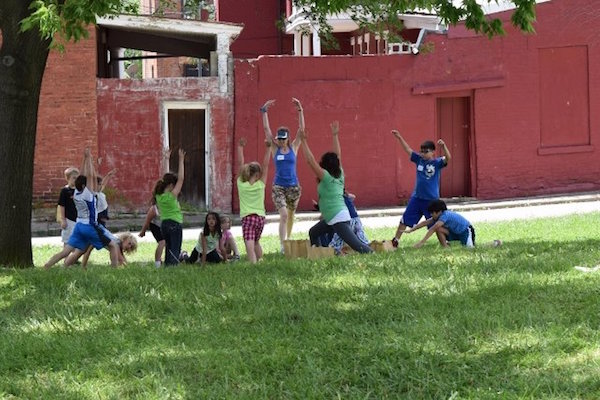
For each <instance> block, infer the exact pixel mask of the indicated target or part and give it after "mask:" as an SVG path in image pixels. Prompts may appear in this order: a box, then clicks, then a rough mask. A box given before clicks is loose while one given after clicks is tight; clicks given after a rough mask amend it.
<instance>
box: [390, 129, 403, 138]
mask: <svg viewBox="0 0 600 400" xmlns="http://www.w3.org/2000/svg"><path fill="white" fill-rule="evenodd" d="M392 134H393V135H394V136H395V137H396V138H397V139H401V138H402V135H401V134H400V132H398V131H397V130H395V129H392Z"/></svg>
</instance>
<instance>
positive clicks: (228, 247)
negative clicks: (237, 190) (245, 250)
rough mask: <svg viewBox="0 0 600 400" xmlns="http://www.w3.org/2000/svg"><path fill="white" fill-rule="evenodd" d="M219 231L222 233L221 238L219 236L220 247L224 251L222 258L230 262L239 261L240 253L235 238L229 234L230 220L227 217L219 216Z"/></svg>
mask: <svg viewBox="0 0 600 400" xmlns="http://www.w3.org/2000/svg"><path fill="white" fill-rule="evenodd" d="M221 230H222V231H223V236H221V243H220V246H221V247H222V248H223V250H224V251H225V253H223V258H224V259H225V260H230V261H237V260H239V259H240V252H239V251H238V248H237V243H236V242H235V238H234V237H233V234H232V233H231V218H229V217H228V216H227V215H221Z"/></svg>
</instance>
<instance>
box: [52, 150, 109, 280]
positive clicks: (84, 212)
mask: <svg viewBox="0 0 600 400" xmlns="http://www.w3.org/2000/svg"><path fill="white" fill-rule="evenodd" d="M82 174H83V175H79V176H78V177H77V179H75V193H74V194H73V201H74V202H75V207H76V208H77V223H76V224H75V228H74V229H73V233H72V234H71V237H70V238H69V241H68V243H67V245H66V246H65V248H64V249H63V251H62V252H60V253H58V254H55V255H54V256H53V257H52V258H51V259H50V260H49V261H48V262H47V263H46V264H45V265H44V267H45V268H50V267H51V266H52V265H54V264H55V263H56V262H58V261H59V260H60V259H62V258H64V257H65V256H67V254H68V257H67V259H66V260H65V266H66V267H68V266H69V265H72V264H74V263H75V261H77V259H78V258H79V257H80V256H81V255H82V254H83V253H84V252H85V251H86V250H87V248H88V246H90V245H91V246H93V247H95V248H96V249H98V250H100V249H101V248H106V249H108V250H109V252H110V262H111V265H112V266H113V267H116V266H117V265H118V263H119V258H118V251H119V250H118V244H117V241H116V240H114V237H113V236H112V235H110V233H109V232H108V231H107V230H106V228H104V227H102V226H100V225H98V222H97V212H96V202H97V199H96V196H95V189H96V176H95V170H94V167H93V163H92V160H91V154H90V150H89V149H87V148H86V149H85V153H84V162H83V167H82ZM88 182H90V185H89V187H88ZM69 253H70V254H69Z"/></svg>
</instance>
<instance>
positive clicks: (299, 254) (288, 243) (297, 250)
mask: <svg viewBox="0 0 600 400" xmlns="http://www.w3.org/2000/svg"><path fill="white" fill-rule="evenodd" d="M309 247H310V244H309V242H308V240H284V241H283V253H284V254H285V258H287V259H288V260H292V259H294V258H307V257H308V254H307V252H308V248H309Z"/></svg>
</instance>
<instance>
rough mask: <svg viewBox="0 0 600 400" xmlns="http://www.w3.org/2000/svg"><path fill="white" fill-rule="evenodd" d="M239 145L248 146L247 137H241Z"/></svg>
mask: <svg viewBox="0 0 600 400" xmlns="http://www.w3.org/2000/svg"><path fill="white" fill-rule="evenodd" d="M238 146H240V147H245V146H246V138H240V141H239V142H238Z"/></svg>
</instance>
